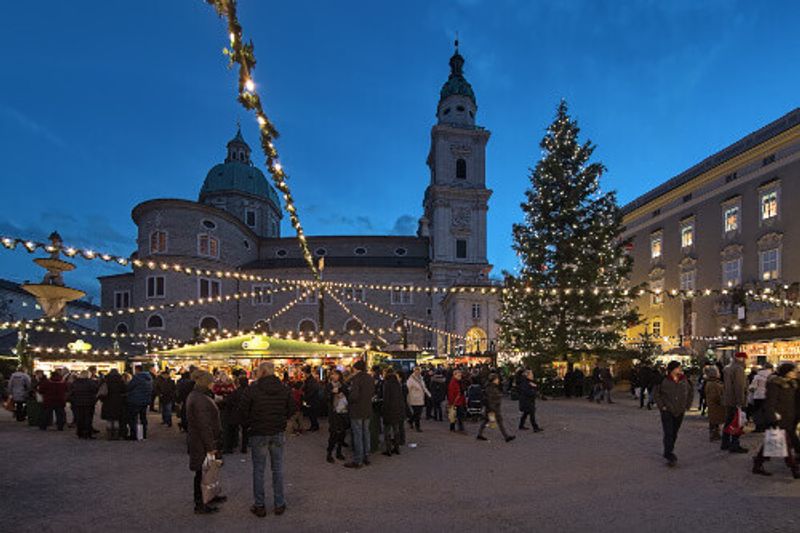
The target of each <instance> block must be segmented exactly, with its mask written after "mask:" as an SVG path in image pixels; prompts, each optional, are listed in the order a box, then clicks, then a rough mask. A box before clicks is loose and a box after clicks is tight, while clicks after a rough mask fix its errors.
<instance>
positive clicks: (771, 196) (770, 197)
mask: <svg viewBox="0 0 800 533" xmlns="http://www.w3.org/2000/svg"><path fill="white" fill-rule="evenodd" d="M777 216H778V191H776V190H774V189H773V190H771V191H765V192H763V193H761V220H764V221H766V220H772V219H773V218H775V217H777Z"/></svg>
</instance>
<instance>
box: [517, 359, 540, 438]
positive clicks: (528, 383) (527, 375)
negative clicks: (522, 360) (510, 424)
mask: <svg viewBox="0 0 800 533" xmlns="http://www.w3.org/2000/svg"><path fill="white" fill-rule="evenodd" d="M518 389H519V390H518V394H519V410H520V412H521V413H522V416H521V417H520V419H519V429H528V428H527V427H525V419H526V418H528V417H530V419H531V425H532V426H533V432H534V433H539V432H540V431H542V428H541V427H539V424H537V423H536V397H537V396H538V395H539V391H538V388H537V387H536V383H535V382H534V381H533V370H530V369H528V370H526V371H525V372H524V373H523V374H522V376H521V377H520V380H519V385H518Z"/></svg>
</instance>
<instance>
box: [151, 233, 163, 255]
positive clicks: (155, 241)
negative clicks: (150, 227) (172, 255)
mask: <svg viewBox="0 0 800 533" xmlns="http://www.w3.org/2000/svg"><path fill="white" fill-rule="evenodd" d="M166 251H167V232H166V231H161V230H156V231H154V232H152V233H151V234H150V253H151V254H163V253H166Z"/></svg>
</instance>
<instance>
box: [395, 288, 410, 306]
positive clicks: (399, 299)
mask: <svg viewBox="0 0 800 533" xmlns="http://www.w3.org/2000/svg"><path fill="white" fill-rule="evenodd" d="M412 303H414V300H413V298H412V292H411V291H410V290H402V289H392V305H411V304H412Z"/></svg>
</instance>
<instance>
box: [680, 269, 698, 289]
mask: <svg viewBox="0 0 800 533" xmlns="http://www.w3.org/2000/svg"><path fill="white" fill-rule="evenodd" d="M696 274H697V271H696V270H689V271H687V272H681V290H682V291H693V290H695V278H696Z"/></svg>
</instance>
